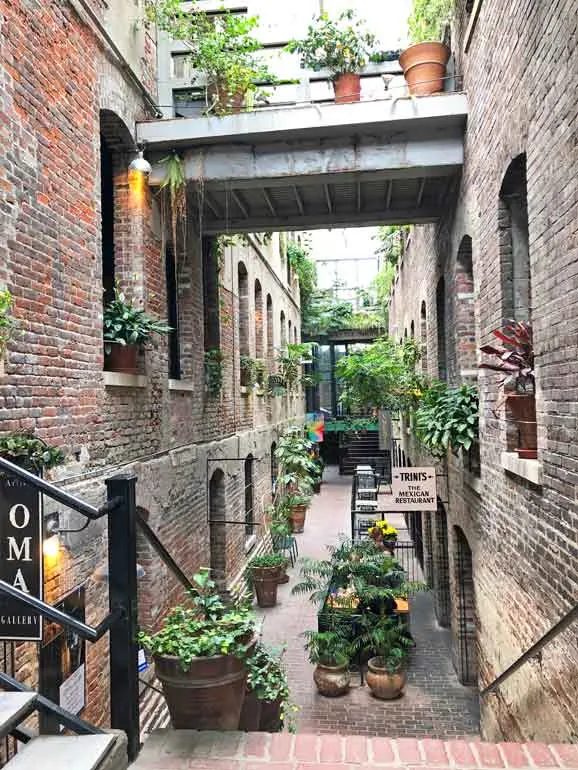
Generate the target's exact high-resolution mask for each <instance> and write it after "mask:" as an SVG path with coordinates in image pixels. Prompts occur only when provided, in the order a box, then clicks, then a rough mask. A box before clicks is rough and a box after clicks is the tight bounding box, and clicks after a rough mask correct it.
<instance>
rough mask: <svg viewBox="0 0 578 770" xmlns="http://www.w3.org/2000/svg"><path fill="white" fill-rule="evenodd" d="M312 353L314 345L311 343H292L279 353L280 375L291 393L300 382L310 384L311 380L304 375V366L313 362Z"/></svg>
mask: <svg viewBox="0 0 578 770" xmlns="http://www.w3.org/2000/svg"><path fill="white" fill-rule="evenodd" d="M312 351H313V345H312V344H311V343H310V342H290V343H288V344H287V345H286V346H285V348H283V349H282V350H280V351H279V353H278V355H277V358H276V360H277V363H278V364H279V374H280V376H281V377H282V379H283V384H284V386H285V388H286V389H287V390H288V391H289V392H291V391H293V390H295V388H296V387H297V384H298V383H299V382H300V383H301V384H303V385H307V384H309V379H308V378H307V377H305V376H304V375H303V370H302V366H303V364H307V363H311V362H312V360H313V357H312Z"/></svg>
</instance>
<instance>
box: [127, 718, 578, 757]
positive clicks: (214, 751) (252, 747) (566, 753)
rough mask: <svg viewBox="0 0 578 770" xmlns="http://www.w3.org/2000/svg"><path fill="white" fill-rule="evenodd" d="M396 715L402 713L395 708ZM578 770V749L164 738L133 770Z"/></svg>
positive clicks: (301, 738)
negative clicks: (322, 769)
mask: <svg viewBox="0 0 578 770" xmlns="http://www.w3.org/2000/svg"><path fill="white" fill-rule="evenodd" d="M393 707H394V708H395V705H393ZM319 766H321V767H325V768H326V770H354V768H356V767H359V766H361V767H363V768H370V767H383V768H391V769H392V770H393V768H411V770H418V769H419V768H424V770H425V768H428V769H429V768H434V767H435V768H436V770H445V768H448V769H450V768H451V769H452V770H461V769H462V768H464V770H465V768H468V769H469V770H472V769H473V770H487V769H488V768H517V770H526V768H527V769H528V770H530V768H566V769H568V768H571V769H572V770H576V769H578V745H577V744H559V745H553V746H547V745H546V744H543V743H525V744H521V743H499V744H494V743H483V742H481V741H468V740H450V741H439V740H432V739H424V740H414V739H411V738H398V739H396V740H394V739H391V738H368V737H365V736H360V735H348V736H341V735H334V734H333V735H307V734H301V733H299V734H297V735H290V734H288V733H276V734H267V733H233V732H231V733H216V732H204V733H199V732H194V731H190V730H178V731H175V730H157V731H155V732H154V733H152V734H151V735H150V737H149V738H148V739H147V740H146V742H145V744H144V746H143V749H142V751H141V754H140V756H139V758H138V759H137V761H136V762H135V764H134V765H132V766H131V768H132V770H161V768H163V770H196V769H198V770H261V768H262V770H313V768H315V767H319Z"/></svg>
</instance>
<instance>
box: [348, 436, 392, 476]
mask: <svg viewBox="0 0 578 770" xmlns="http://www.w3.org/2000/svg"><path fill="white" fill-rule="evenodd" d="M386 454H387V453H386V452H383V451H381V450H380V448H379V433H378V432H377V431H360V432H357V433H353V432H351V433H345V434H344V435H343V437H342V439H341V442H340V447H339V472H340V473H341V474H343V475H351V474H352V473H353V472H354V471H355V467H356V466H357V465H370V464H372V463H373V461H374V459H375V458H377V457H381V458H383V457H385V455H386Z"/></svg>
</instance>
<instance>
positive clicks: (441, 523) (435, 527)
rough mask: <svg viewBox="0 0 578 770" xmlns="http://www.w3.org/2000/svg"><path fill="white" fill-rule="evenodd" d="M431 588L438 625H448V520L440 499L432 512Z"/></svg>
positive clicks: (445, 626)
mask: <svg viewBox="0 0 578 770" xmlns="http://www.w3.org/2000/svg"><path fill="white" fill-rule="evenodd" d="M432 539H433V589H434V607H435V614H436V618H437V621H438V623H439V624H440V626H442V627H444V628H447V627H448V626H449V625H450V571H449V551H448V521H447V514H446V510H445V508H444V505H443V503H442V502H441V500H438V509H437V511H436V512H435V513H434V514H432Z"/></svg>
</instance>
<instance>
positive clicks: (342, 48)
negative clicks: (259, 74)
mask: <svg viewBox="0 0 578 770" xmlns="http://www.w3.org/2000/svg"><path fill="white" fill-rule="evenodd" d="M374 45H375V35H373V34H372V33H371V32H369V30H367V29H366V27H365V22H363V21H361V20H360V19H357V18H356V16H355V12H354V11H353V10H351V9H350V10H346V11H344V12H343V13H341V14H340V15H339V16H338V17H337V18H336V19H331V18H330V17H329V15H328V14H327V13H322V14H321V15H320V16H318V17H317V18H316V19H314V21H313V23H312V24H310V25H309V27H308V29H307V35H306V37H305V38H303V40H291V41H290V42H289V44H288V45H287V51H289V52H290V53H298V54H300V56H301V66H302V67H304V68H305V69H311V70H313V71H314V72H318V71H319V70H321V69H328V70H329V71H330V73H331V76H332V77H333V78H335V77H338V76H339V75H342V74H344V73H355V72H360V71H361V70H362V69H363V68H364V67H365V65H366V64H367V62H368V59H369V56H370V54H371V52H372V48H373V46H374Z"/></svg>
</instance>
